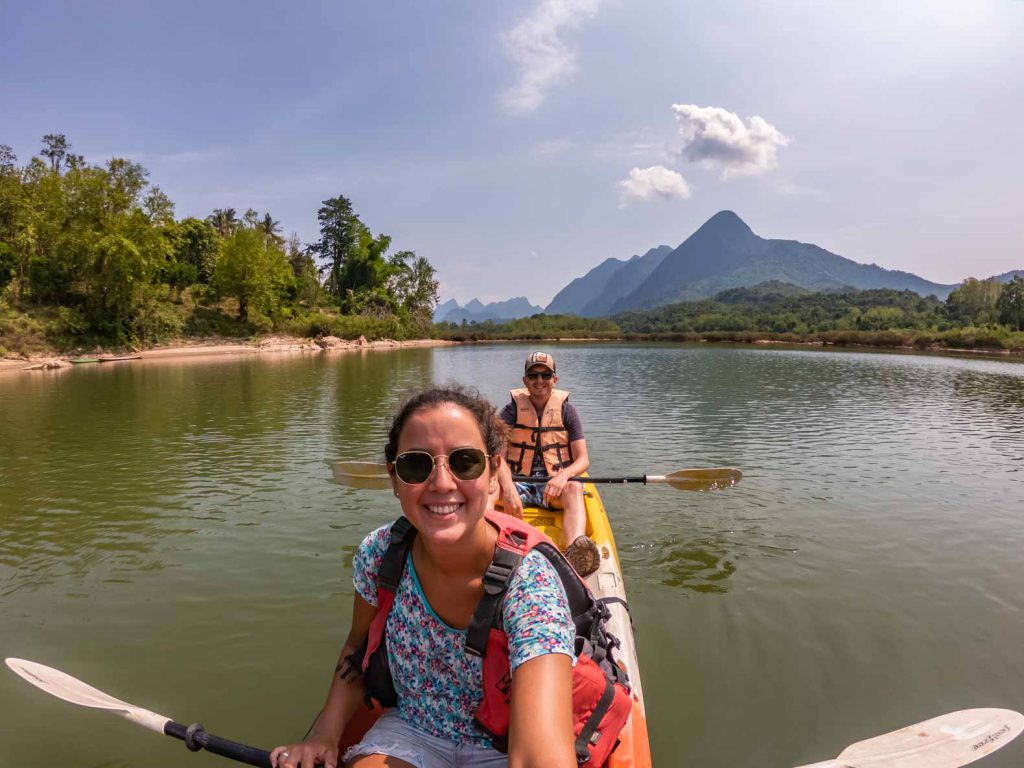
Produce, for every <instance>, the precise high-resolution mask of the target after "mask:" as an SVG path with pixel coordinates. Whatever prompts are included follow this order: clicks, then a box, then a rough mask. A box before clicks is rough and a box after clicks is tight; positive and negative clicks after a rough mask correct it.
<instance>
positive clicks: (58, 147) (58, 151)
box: [39, 133, 71, 173]
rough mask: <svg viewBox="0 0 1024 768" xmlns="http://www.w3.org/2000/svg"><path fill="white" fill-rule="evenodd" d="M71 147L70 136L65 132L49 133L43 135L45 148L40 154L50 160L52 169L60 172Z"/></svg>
mask: <svg viewBox="0 0 1024 768" xmlns="http://www.w3.org/2000/svg"><path fill="white" fill-rule="evenodd" d="M70 149H71V145H70V144H69V143H68V137H67V136H65V135H64V134H63V133H48V134H46V135H45V136H43V150H42V152H40V153H39V154H41V155H42V156H43V157H45V158H47V159H48V160H49V161H50V170H52V171H53V172H54V173H59V172H60V169H61V166H62V165H63V164H64V157H65V156H66V155H67V154H68V152H69V150H70Z"/></svg>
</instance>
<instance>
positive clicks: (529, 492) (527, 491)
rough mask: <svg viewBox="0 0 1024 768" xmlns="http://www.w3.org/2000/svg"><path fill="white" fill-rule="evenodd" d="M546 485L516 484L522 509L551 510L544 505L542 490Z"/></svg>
mask: <svg viewBox="0 0 1024 768" xmlns="http://www.w3.org/2000/svg"><path fill="white" fill-rule="evenodd" d="M546 487H547V483H516V490H517V491H519V498H520V499H522V501H523V506H524V507H540V508H541V509H551V507H549V506H548V505H547V504H545V503H544V489H545V488H546Z"/></svg>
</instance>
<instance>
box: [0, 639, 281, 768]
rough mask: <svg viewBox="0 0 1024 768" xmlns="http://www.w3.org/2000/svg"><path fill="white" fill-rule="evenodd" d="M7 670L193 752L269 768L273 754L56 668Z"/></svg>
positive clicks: (11, 662) (19, 664)
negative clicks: (180, 720) (180, 743)
mask: <svg viewBox="0 0 1024 768" xmlns="http://www.w3.org/2000/svg"><path fill="white" fill-rule="evenodd" d="M5 661H6V662H7V666H8V667H10V668H11V669H12V670H14V672H15V673H16V674H18V675H20V676H21V677H23V678H24V679H25V680H28V682H30V683H32V685H34V686H35V687H36V688H40V689H42V690H44V691H46V692H47V693H48V694H50V695H51V696H56V697H57V698H58V699H64V701H69V702H71V703H72V704H78V705H79V706H83V707H92V708H94V709H105V710H107V711H108V712H114V713H115V714H118V715H120V716H121V717H123V718H124V719H125V720H130V721H131V722H133V723H135V724H136V725H141V726H142V727H143V728H147V729H148V730H150V731H155V732H156V733H162V734H164V735H166V736H173V737H174V738H176V739H181V740H182V741H184V742H185V746H186V747H188V748H189V749H190V750H191V751H193V752H198V751H199V750H201V749H205V750H206V751H207V752H213V753H214V754H215V755H220V756H222V757H229V758H231V759H232V760H237V761H238V762H240V763H245V764H247V765H257V766H261V768H270V753H269V752H264V751H263V750H262V749H256V748H255V747H247V746H246V745H245V744H239V743H238V742H235V741H228V740H227V739H222V738H220V737H219V736H214V735H213V734H212V733H207V732H206V731H205V730H203V726H201V725H199V724H198V723H193V724H192V725H188V726H186V725H182V724H181V723H176V722H174V721H173V720H171V719H170V718H169V717H164V716H163V715H158V714H156V713H155V712H150V711H149V710H147V709H142V708H141V707H136V706H135V705H133V704H128V703H127V702H124V701H121V700H120V699H115V698H114V697H113V696H110V695H108V694H106V693H104V692H103V691H98V690H96V689H95V688H93V687H92V686H91V685H87V684H85V683H83V682H82V681H81V680H78V679H76V678H74V677H71V675H67V674H65V673H63V672H61V671H60V670H59V669H53V667H46V666H43V665H42V664H37V663H36V662H34V661H26V660H25V659H13V658H9V659H6V660H5Z"/></svg>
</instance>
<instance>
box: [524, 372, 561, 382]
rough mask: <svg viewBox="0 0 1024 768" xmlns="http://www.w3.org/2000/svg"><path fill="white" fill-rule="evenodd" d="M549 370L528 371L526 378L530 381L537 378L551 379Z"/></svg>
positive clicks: (551, 374)
mask: <svg viewBox="0 0 1024 768" xmlns="http://www.w3.org/2000/svg"><path fill="white" fill-rule="evenodd" d="M554 375H555V374H553V373H552V372H551V371H529V372H527V374H526V378H528V379H529V380H530V381H536V380H537V379H544V381H551V377H552V376H554Z"/></svg>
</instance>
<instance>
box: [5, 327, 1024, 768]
mask: <svg viewBox="0 0 1024 768" xmlns="http://www.w3.org/2000/svg"><path fill="white" fill-rule="evenodd" d="M533 346H534V345H518V344H516V345H494V346H491V347H487V346H467V347H461V348H443V349H434V350H406V351H399V352H385V353H376V352H370V353H358V354H351V355H339V356H328V355H321V356H305V357H303V356H281V357H260V358H246V359H228V360H220V361H214V360H207V361H202V362H200V361H188V362H186V363H171V362H170V361H168V362H166V364H165V363H161V364H149V363H147V364H146V365H145V366H141V367H131V368H129V367H124V368H114V367H108V368H107V369H103V368H100V367H94V368H92V369H91V370H90V369H89V368H88V367H84V368H78V369H73V370H71V371H68V372H64V373H62V375H60V376H39V377H33V376H14V377H8V378H3V379H0V609H2V611H3V617H4V620H3V625H2V626H3V629H2V635H3V645H4V649H5V652H6V653H9V654H11V655H22V656H37V657H39V658H40V659H41V660H44V661H45V660H51V661H60V662H63V661H73V662H74V663H73V664H70V666H71V667H72V669H69V671H78V672H80V674H81V676H82V677H83V678H84V679H89V680H95V682H96V683H97V684H101V687H103V686H106V685H107V684H108V683H110V690H112V691H116V692H118V693H120V694H121V695H123V696H125V697H127V698H129V700H133V697H134V696H137V695H138V694H139V692H140V691H141V692H142V694H145V695H144V696H142V697H141V698H140V700H139V703H140V704H142V705H150V706H154V707H160V708H161V711H163V710H164V709H166V710H167V711H169V712H171V713H174V712H179V711H180V712H182V714H183V716H184V717H192V716H193V715H192V714H191V712H192V711H193V710H194V711H195V712H196V715H194V716H195V717H197V718H198V717H200V716H201V717H203V718H206V719H207V720H209V721H210V722H216V723H217V724H218V728H219V729H221V730H222V731H223V732H224V733H230V734H232V735H237V736H238V737H239V738H242V739H243V740H245V739H248V740H250V741H254V742H258V743H267V742H273V741H275V740H276V739H279V738H280V739H285V738H292V737H294V736H296V735H301V733H302V732H303V731H304V729H305V728H306V726H307V725H308V722H309V719H310V718H311V717H312V715H313V714H314V713H315V711H316V708H317V707H318V706H319V704H320V701H319V699H320V697H321V695H322V690H323V684H324V671H325V669H326V670H327V671H328V672H329V670H330V668H332V667H333V664H334V658H335V656H336V654H337V649H338V647H339V645H340V643H341V640H342V635H343V633H344V631H345V627H346V622H347V613H348V609H349V605H350V603H351V599H352V586H351V582H350V575H351V561H352V557H353V555H354V552H355V549H356V547H357V546H358V543H359V542H360V541H361V540H362V538H363V536H365V534H366V533H367V532H368V531H370V530H372V529H373V528H375V527H377V526H379V525H381V524H384V523H386V522H388V521H390V520H392V519H394V517H395V516H396V515H397V513H398V510H397V507H396V506H395V503H394V499H393V498H392V497H391V496H390V495H389V494H387V493H386V492H385V493H373V492H369V491H358V490H353V489H350V488H344V487H340V486H338V485H335V484H333V483H332V482H331V481H330V480H331V476H330V470H329V468H328V466H327V465H326V463H325V462H326V461H327V460H336V459H348V460H379V458H380V454H381V449H382V445H383V442H384V438H385V432H386V429H387V425H388V419H389V417H390V415H391V413H392V412H393V410H394V409H395V407H396V406H397V404H398V402H399V401H400V400H401V399H402V397H403V396H404V395H406V394H407V393H408V392H409V391H410V390H412V389H414V388H418V387H422V386H424V385H426V384H429V383H431V382H444V381H449V380H456V381H461V382H464V383H469V384H473V385H475V386H477V387H479V388H480V389H481V391H482V392H483V393H484V394H485V395H487V396H488V397H490V398H491V399H492V400H493V401H494V402H495V403H496V404H498V405H501V404H503V403H504V402H506V401H507V399H508V390H509V388H511V387H514V386H518V384H519V378H520V376H521V375H522V360H523V358H524V357H525V355H526V353H527V352H528V351H531V350H532V348H533ZM552 351H553V352H554V353H555V355H556V357H557V359H558V366H559V375H560V378H561V381H560V385H561V386H564V387H566V388H567V389H569V390H571V391H572V400H571V402H573V403H575V404H576V405H577V407H578V408H579V410H580V414H581V417H582V419H583V425H584V431H585V433H586V437H587V440H588V444H589V447H590V451H591V456H592V462H593V466H592V472H594V473H595V474H597V473H600V474H603V475H616V474H623V475H637V474H645V473H646V474H667V473H669V472H671V471H673V470H676V469H680V468H684V467H701V466H738V467H739V468H740V469H742V470H743V473H744V478H743V481H742V483H741V484H739V485H738V486H736V487H735V488H730V489H727V490H723V491H716V492H708V493H693V492H688V491H678V490H673V489H671V488H665V487H653V486H652V487H614V486H612V487H607V488H602V497H603V498H604V501H605V504H606V506H607V508H608V510H609V514H610V516H611V520H612V524H613V527H614V530H615V535H616V540H617V543H618V548H619V554H620V557H621V558H622V561H623V566H624V570H625V578H626V582H627V590H628V593H629V596H630V598H631V606H632V610H633V615H634V617H635V618H636V624H637V630H638V641H639V643H640V662H641V668H642V671H643V673H644V684H645V685H644V687H645V692H646V695H647V697H648V702H647V709H648V712H649V713H650V716H651V722H650V726H651V734H652V739H653V742H654V751H655V759H656V761H657V764H658V765H662V766H672V765H729V766H745V765H750V766H753V765H792V764H796V763H798V762H801V761H800V760H799V759H797V758H799V757H807V758H811V757H814V756H818V757H820V756H824V755H827V754H835V749H834V747H836V746H841V745H843V744H845V743H850V742H852V741H855V740H856V739H857V738H859V737H861V736H863V735H864V734H865V733H871V732H872V731H874V732H876V733H880V732H882V731H885V730H887V729H890V728H891V727H894V726H897V725H900V724H904V723H907V722H913V721H914V720H915V719H922V718H923V717H925V716H928V715H931V714H934V713H935V712H936V711H945V710H953V709H960V708H963V707H964V706H975V705H986V704H993V703H995V704H1002V705H1012V703H1013V701H1015V700H1016V697H1019V692H1020V690H1021V689H1022V687H1024V660H1022V659H1021V656H1020V654H1019V652H1018V651H1019V647H1020V640H1021V624H1020V616H1021V615H1022V613H1024V593H1022V592H1021V590H1020V584H1021V583H1022V582H1024V561H1022V559H1021V558H1020V541H1021V540H1024V516H1021V514H1020V500H1021V499H1022V498H1024V485H1022V481H1024V473H1021V472H1020V469H1021V466H1022V463H1021V456H1024V418H1021V417H1022V416H1024V366H1022V365H1014V364H1010V363H1006V362H992V361H980V360H958V359H949V358H934V357H924V356H912V355H906V356H893V355H874V354H859V353H857V354H849V353H842V354H840V353H823V352H806V351H783V350H761V349H727V348H721V347H709V346H707V345H697V346H685V345H660V346H659V345H648V346H630V345H622V344H566V345H556V346H554V348H553V350H552ZM296 649H301V650H300V651H299V653H296ZM155 661H158V662H159V663H154V662H155ZM60 665H61V664H58V666H60ZM185 668H188V669H190V670H193V672H194V674H192V675H188V676H185V675H181V674H180V670H181V669H185ZM7 677H12V676H7ZM210 680H214V681H215V684H214V683H210V682H208V681H210ZM20 685H22V684H21V683H16V682H15V681H8V680H7V679H6V677H5V676H2V675H0V715H2V716H0V744H3V745H4V749H5V752H4V758H5V759H6V760H7V761H8V762H10V763H11V764H12V765H13V764H17V765H24V766H27V768H41V766H43V765H48V764H49V763H51V762H53V760H52V755H53V754H60V755H61V756H67V755H78V756H82V757H81V760H82V761H84V764H88V765H101V764H103V761H104V760H107V761H109V760H110V757H109V755H110V752H111V748H110V747H109V744H108V743H107V742H106V741H104V740H100V741H99V742H97V741H96V740H94V739H91V738H90V737H91V735H92V734H93V733H94V731H95V727H96V724H95V722H94V720H93V717H94V716H93V715H90V714H88V713H86V714H85V715H82V716H81V718H82V719H81V720H78V719H76V717H75V715H74V713H66V712H64V710H60V712H61V717H62V722H64V721H65V720H66V721H67V723H68V730H67V731H61V732H60V733H58V732H57V730H55V729H54V728H53V727H52V722H53V717H54V716H55V715H56V713H57V711H58V709H59V708H60V707H65V706H66V705H63V704H60V703H59V702H56V703H52V704H50V703H43V702H38V701H35V700H34V699H32V698H31V694H28V696H27V697H26V693H25V691H23V690H21V689H20ZM154 692H155V693H154ZM150 696H152V699H150V698H149V697H150ZM250 700H258V701H260V705H259V706H258V707H239V706H238V702H239V701H250ZM821 702H830V704H829V706H828V707H822V706H821ZM50 707H54V709H51V708H50ZM680 712H683V713H685V715H686V716H685V717H680V715H679V713H680ZM722 713H728V716H725V715H723V714H722ZM918 715H919V716H918ZM794 722H797V723H805V724H807V729H806V730H800V731H799V732H798V730H797V729H794V728H793V727H792V723H794ZM737 723H739V724H741V726H742V728H743V732H744V734H745V738H744V739H741V740H738V739H735V727H736V724H737ZM43 724H48V725H45V727H44V725H43ZM296 732H297V733H296ZM152 738H153V737H152V736H150V735H147V734H142V735H140V736H139V742H138V743H137V744H136V743H135V742H134V741H132V740H131V737H130V735H128V734H125V735H124V742H123V743H120V745H119V747H118V748H119V749H120V748H121V747H123V748H124V749H125V750H126V751H125V753H124V754H127V755H131V756H133V758H134V759H132V760H129V761H128V762H129V763H132V764H135V763H138V764H143V763H145V764H147V765H152V766H154V767H155V768H164V767H165V766H166V768H170V766H173V765H177V764H178V763H179V762H180V760H181V755H180V752H179V751H178V750H179V749H180V745H177V746H175V745H173V744H172V745H170V746H168V747H167V749H166V751H164V750H161V746H162V745H160V744H154V743H153V742H152V741H151V739H152ZM44 740H45V741H46V743H47V744H48V747H49V748H50V750H51V752H50V753H48V755H47V757H46V758H40V755H39V754H38V749H37V745H38V743H40V742H41V741H44ZM86 743H88V744H89V747H88V749H87V750H86V752H85V753H83V751H82V750H83V747H82V745H83V744H86ZM94 745H95V746H94ZM119 754H120V753H119ZM83 755H84V756H83ZM1015 757H1019V753H1018V754H1017V755H1013V754H1009V753H1008V756H1007V757H1006V758H1005V759H1004V757H1003V755H1001V754H996V755H995V756H993V757H991V758H989V759H988V761H987V764H990V765H991V768H1003V766H1006V767H1007V768H1008V767H1009V766H1011V765H1016V764H1017V763H1018V762H1019V759H1014V758H1015ZM803 762H808V760H803ZM109 764H110V765H117V764H119V762H118V761H115V762H110V763H109Z"/></svg>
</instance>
